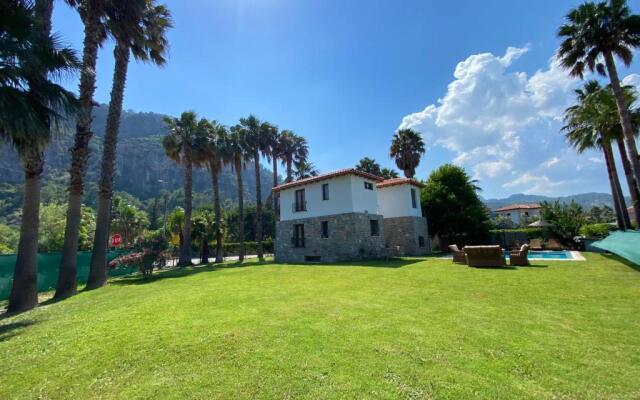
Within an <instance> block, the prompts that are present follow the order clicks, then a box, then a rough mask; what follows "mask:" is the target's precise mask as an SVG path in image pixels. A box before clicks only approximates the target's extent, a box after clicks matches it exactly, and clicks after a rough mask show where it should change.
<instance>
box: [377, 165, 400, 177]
mask: <svg viewBox="0 0 640 400" xmlns="http://www.w3.org/2000/svg"><path fill="white" fill-rule="evenodd" d="M380 176H381V177H383V178H384V179H393V178H397V177H398V173H397V172H396V171H394V170H392V169H389V168H382V169H381V170H380Z"/></svg>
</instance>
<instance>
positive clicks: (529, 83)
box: [399, 47, 640, 194]
mask: <svg viewBox="0 0 640 400" xmlns="http://www.w3.org/2000/svg"><path fill="white" fill-rule="evenodd" d="M528 51H529V48H528V47H523V48H517V47H509V48H508V49H507V50H506V51H505V54H504V55H502V56H497V55H494V54H491V53H481V54H475V55H471V56H469V57H468V58H467V59H466V60H464V61H461V62H460V63H458V65H457V66H456V67H455V70H454V74H453V76H454V79H453V81H452V82H451V83H449V85H448V87H447V91H446V93H445V94H444V96H443V97H442V98H441V99H440V100H438V102H437V103H434V104H429V105H427V106H426V107H425V108H424V109H423V110H422V111H420V112H416V113H413V114H409V115H407V116H405V117H404V118H403V119H402V122H401V123H400V126H399V128H400V129H403V128H411V129H415V130H417V131H419V132H421V133H422V134H423V137H424V139H425V141H426V142H427V144H428V145H429V146H430V147H433V146H436V147H442V148H444V149H447V150H449V151H450V152H452V153H453V156H452V161H453V162H454V163H456V164H458V165H461V166H463V167H465V168H467V169H468V170H469V171H470V172H471V173H472V174H473V176H474V178H476V179H481V178H486V179H485V180H484V181H483V182H484V186H485V187H486V186H487V185H488V186H490V187H493V188H494V190H498V191H503V192H504V191H505V190H523V191H525V192H526V193H541V194H542V193H546V194H551V193H552V192H553V191H554V190H555V191H558V190H561V189H563V188H566V187H565V186H564V185H574V186H575V185H578V184H579V183H580V182H585V177H584V176H572V175H571V174H574V175H575V171H576V168H580V169H582V170H583V171H585V172H584V173H592V172H593V171H594V169H595V170H596V171H599V170H600V169H603V168H602V167H601V166H596V165H594V164H593V162H587V157H589V156H592V155H593V154H594V153H590V152H587V153H586V154H585V155H584V156H578V155H577V154H576V153H575V151H574V150H573V149H569V148H568V146H567V144H566V143H565V142H564V138H563V135H562V134H561V133H560V128H561V126H562V114H563V111H564V110H565V109H566V108H567V107H568V106H569V105H570V104H571V103H572V102H573V99H574V92H573V90H574V89H575V88H576V87H577V86H578V85H579V84H580V82H579V81H578V80H576V79H574V78H571V77H569V75H568V74H567V73H566V72H565V71H564V70H563V69H562V68H561V67H560V66H559V65H558V63H557V62H556V61H555V60H554V59H553V58H552V59H550V60H548V62H547V66H546V68H543V69H539V70H537V71H536V72H535V73H533V74H531V75H529V74H527V73H525V72H522V71H517V70H515V71H514V70H513V67H514V63H515V62H516V61H517V60H518V59H519V58H521V57H523V56H525V55H526V54H527V52H528ZM625 79H626V80H627V81H628V82H635V80H636V79H637V80H638V82H640V75H637V76H630V77H627V78H625ZM592 176H599V175H598V174H595V175H593V173H592ZM513 177H516V178H515V179H513ZM575 190H580V188H579V187H578V188H577V189H575ZM563 191H564V190H563Z"/></svg>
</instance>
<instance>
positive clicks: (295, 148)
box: [280, 130, 309, 182]
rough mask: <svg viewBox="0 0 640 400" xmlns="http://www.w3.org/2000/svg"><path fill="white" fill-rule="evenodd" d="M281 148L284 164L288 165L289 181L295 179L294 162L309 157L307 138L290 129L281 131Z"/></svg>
mask: <svg viewBox="0 0 640 400" xmlns="http://www.w3.org/2000/svg"><path fill="white" fill-rule="evenodd" d="M280 150H281V156H282V159H283V161H284V164H285V165H286V166H287V182H291V181H293V166H294V163H299V162H300V161H302V160H306V159H307V158H308V157H309V145H308V144H307V140H306V139H305V138H303V137H302V136H298V135H296V134H295V133H293V132H291V131H289V130H283V131H282V132H281V133H280Z"/></svg>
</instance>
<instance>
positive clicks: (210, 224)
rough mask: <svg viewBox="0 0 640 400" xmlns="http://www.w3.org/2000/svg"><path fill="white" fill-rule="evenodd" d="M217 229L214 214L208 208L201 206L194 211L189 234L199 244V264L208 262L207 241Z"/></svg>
mask: <svg viewBox="0 0 640 400" xmlns="http://www.w3.org/2000/svg"><path fill="white" fill-rule="evenodd" d="M217 230H218V227H217V226H216V223H215V216H214V214H213V212H211V210H210V209H206V208H203V209H200V210H198V211H196V212H195V213H194V215H193V230H192V231H191V235H192V239H193V240H194V241H196V243H198V244H199V245H200V264H207V263H209V241H210V240H211V238H212V237H213V236H214V235H215V232H216V231H217Z"/></svg>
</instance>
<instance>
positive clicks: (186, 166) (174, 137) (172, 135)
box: [162, 111, 202, 266]
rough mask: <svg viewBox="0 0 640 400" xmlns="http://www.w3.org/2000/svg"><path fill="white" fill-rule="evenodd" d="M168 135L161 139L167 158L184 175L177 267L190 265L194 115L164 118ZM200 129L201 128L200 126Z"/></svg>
mask: <svg viewBox="0 0 640 400" xmlns="http://www.w3.org/2000/svg"><path fill="white" fill-rule="evenodd" d="M165 123H166V124H167V127H168V128H169V134H168V135H167V136H165V137H164V138H163V139H162V146H163V147H164V151H165V153H166V154H167V156H168V157H169V158H170V159H172V160H173V161H175V162H176V163H178V164H181V165H182V171H183V175H184V179H183V185H184V225H183V227H182V238H183V242H182V245H181V246H180V258H179V260H178V266H186V265H191V212H192V207H193V201H192V198H193V164H194V155H195V154H196V153H197V150H195V147H196V145H197V144H198V143H196V142H197V131H198V128H199V126H198V122H197V120H196V113H194V112H193V111H185V112H183V113H182V115H181V116H180V118H169V117H167V118H165ZM200 128H202V126H200Z"/></svg>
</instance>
